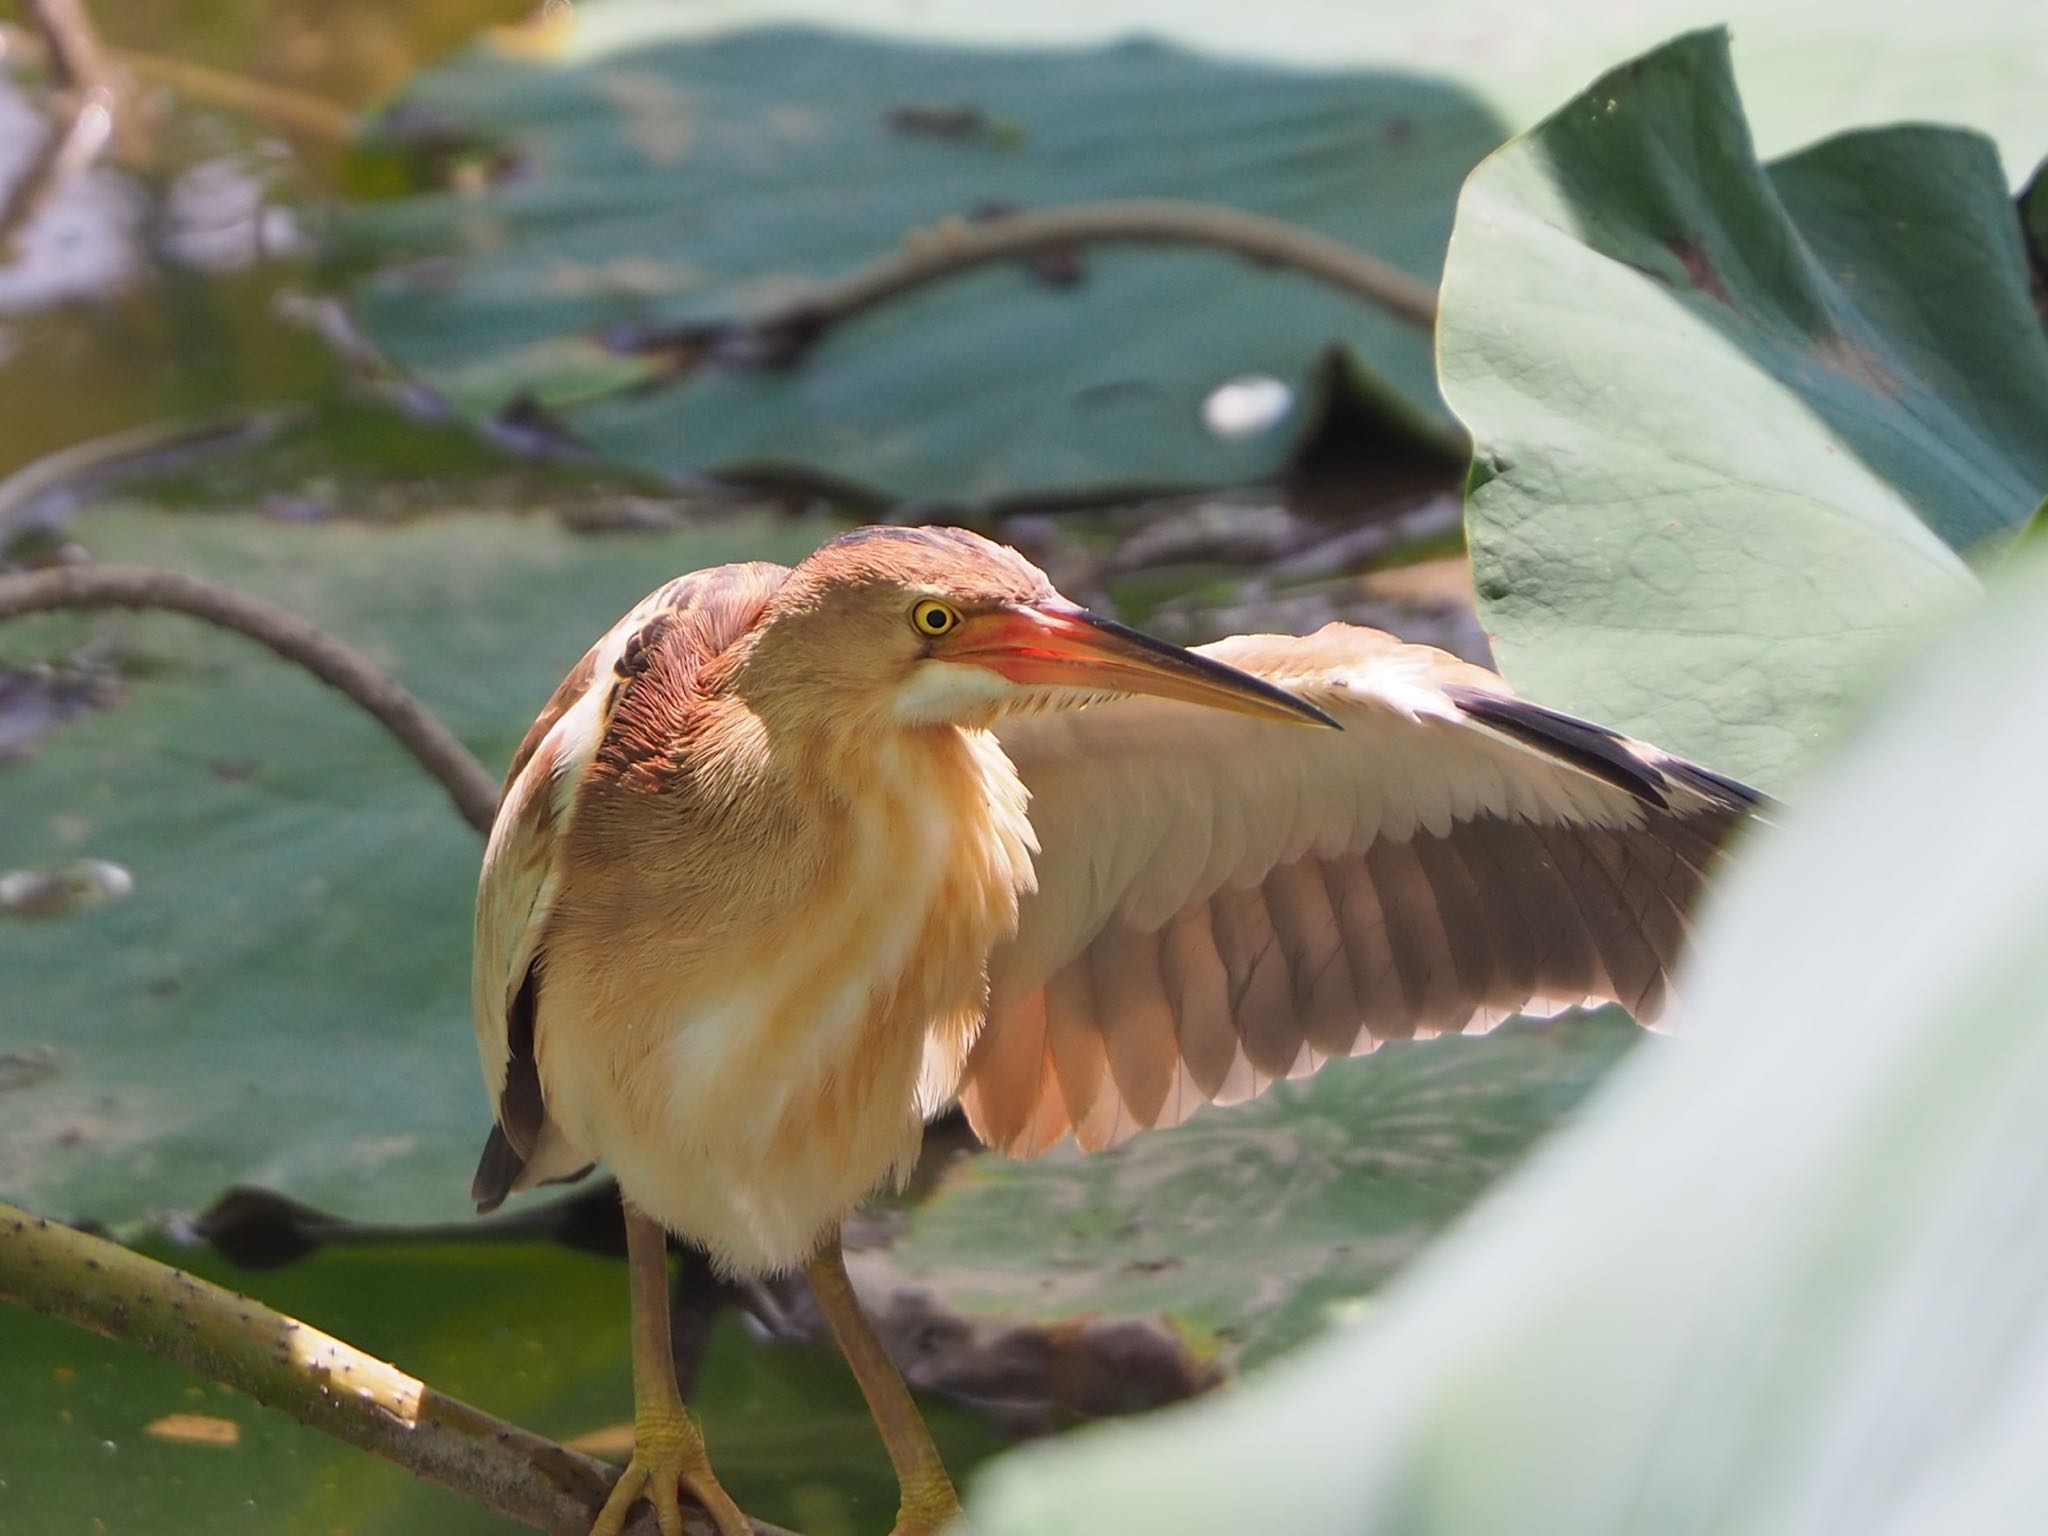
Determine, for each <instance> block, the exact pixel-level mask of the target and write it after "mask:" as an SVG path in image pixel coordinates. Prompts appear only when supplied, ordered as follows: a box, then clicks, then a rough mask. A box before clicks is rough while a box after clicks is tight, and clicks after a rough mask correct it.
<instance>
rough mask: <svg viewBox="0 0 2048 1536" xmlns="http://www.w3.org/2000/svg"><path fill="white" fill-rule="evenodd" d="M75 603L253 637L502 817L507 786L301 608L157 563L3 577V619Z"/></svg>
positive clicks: (480, 813)
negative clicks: (185, 618) (156, 611)
mask: <svg viewBox="0 0 2048 1536" xmlns="http://www.w3.org/2000/svg"><path fill="white" fill-rule="evenodd" d="M70 608H162V609H168V610H170V611H172V612H174V613H183V614H188V615H190V616H191V617H192V618H195V619H202V620H204V621H205V622H206V623H208V624H213V625H217V626H218V627H220V628H222V629H231V630H234V631H235V632H236V633H237V634H241V635H246V636H248V637H249V638H250V639H251V640H254V641H256V642H257V643H258V644H260V645H265V646H268V647H269V648H270V649H271V650H272V651H274V652H276V653H277V654H278V655H279V656H282V657H283V658H284V659H285V660H287V661H290V662H294V663H296V664H297V665H299V666H301V667H304V668H305V669H306V670H307V671H308V672H311V673H312V674H313V675H314V676H315V677H317V678H319V679H320V681H321V682H323V683H325V684H327V685H328V687H330V688H333V689H336V690H338V691H339V692H341V693H343V694H346V695H347V696H348V697H349V698H351V699H353V700H354V701H355V702H356V703H358V704H360V705H361V706H362V707H363V708H364V709H365V710H367V711H368V712H369V713H370V714H371V715H372V716H373V717H375V719H376V720H377V722H378V724H380V725H382V726H383V727H384V729H385V730H387V731H389V732H390V733H391V734H392V736H394V737H395V738H397V740H398V742H399V744H400V745H401V746H403V747H404V748H405V749H406V751H408V752H410V753H411V754H412V755H413V757H414V758H416V759H417V760H418V761H419V764H420V766H421V767H423V768H425V769H426V770H427V772H429V773H431V774H432V775H433V776H434V777H435V778H436V779H437V780H439V781H440V784H441V787H442V788H443V789H445V790H447V792H448V798H449V799H451V800H453V801H454V802H455V808H456V809H457V810H458V811H460V812H461V813H462V818H463V820H465V821H467V822H468V823H469V824H470V825H471V826H472V827H475V828H476V829H477V830H478V831H479V832H488V831H489V830H490V827H491V822H492V820H493V818H495V816H496V815H497V808H498V787H497V784H496V782H495V781H494V780H493V779H492V778H491V775H490V773H489V771H488V770H487V769H485V767H484V765H483V764H482V763H480V762H478V761H477V759H476V756H475V754H474V753H472V752H471V751H470V750H469V748H467V747H465V746H464V745H463V744H462V743H461V742H460V741H458V740H456V738H455V734H454V733H453V732H452V731H450V730H449V729H448V727H447V726H445V725H443V724H442V723H441V722H440V720H439V719H438V718H436V717H435V715H434V714H433V712H432V711H431V710H429V709H428V708H427V707H426V706H425V705H424V704H422V703H420V701H419V700H418V699H416V698H414V697H413V696H412V695H411V694H410V693H408V692H407V691H406V690H405V689H404V688H402V687H400V686H399V685H398V683H397V682H395V681H394V680H393V679H392V678H391V677H390V676H389V675H388V674H386V673H385V672H384V671H383V670H382V669H380V668H379V667H378V666H377V665H376V664H375V663H374V662H372V661H371V660H370V659H369V658H368V657H367V656H364V655H363V654H362V653H361V652H360V651H357V650H355V649H353V648H352V647H350V646H348V645H345V644H343V643H342V642H341V641H339V640H337V639H335V638H334V636H332V635H330V634H328V633H327V632H326V631H325V630H323V629H319V628H317V627H315V626H314V625H312V624H309V623H307V622H306V621H305V620H304V619H301V618H299V617H298V616H297V615H295V614H291V613H287V612H285V610H284V609H282V608H279V607H276V606H274V605H273V604H270V603H266V602H263V601H261V600H260V599H257V598H253V597H249V596H246V595H245V594H243V593H240V592H237V591H235V590H234V589H232V588H230V587H223V586H219V585H216V584H215V583H213V582H210V581H203V580H201V579H199V578H198V577H196V576H187V575H185V574H183V573H182V572H179V571H165V570H158V569H155V568H153V567H149V566H122V565H108V566H92V565H83V566H59V567H56V568H53V569H51V570H46V571H32V572H29V573H27V574H25V575H19V576H0V620H5V619H10V618H15V617H17V616H19V615H21V614H25V613H48V612H51V611H53V610H57V609H70Z"/></svg>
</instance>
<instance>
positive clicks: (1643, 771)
mask: <svg viewBox="0 0 2048 1536" xmlns="http://www.w3.org/2000/svg"><path fill="white" fill-rule="evenodd" d="M1202 649H1203V651H1204V653H1205V654H1207V655H1210V656H1213V657H1215V658H1216V659H1217V660H1219V661H1224V662H1228V663H1229V664H1231V665H1232V666H1236V667H1241V668H1243V669H1244V670H1246V671H1248V672H1252V673H1255V674H1257V675H1258V676H1260V677H1263V678H1266V679H1268V680H1269V681H1272V682H1275V683H1278V684H1280V685H1282V686H1283V687H1286V688H1289V689H1292V690H1293V691H1294V692H1296V693H1298V694H1300V695H1301V696H1302V697H1303V698H1306V699H1308V700H1310V701H1312V702H1314V703H1315V704H1318V705H1320V706H1321V707H1322V708H1323V709H1325V710H1327V711H1328V712H1329V713H1330V714H1331V715H1332V716H1334V717H1335V718H1336V719H1337V720H1338V721H1339V722H1340V723H1341V724H1342V726H1343V727H1344V728H1343V730H1342V731H1327V730H1321V731H1319V730H1309V729H1298V728H1292V727H1286V726H1276V725H1274V724H1271V723H1268V722H1260V721H1257V720H1252V719H1247V718H1244V717H1240V716H1236V715H1228V714H1222V713H1217V712H1210V711H1202V710H1196V709H1190V708H1187V707H1186V706H1182V705H1176V704H1171V703H1165V702H1162V701H1158V700H1152V699H1126V700H1119V701H1116V702H1113V703H1106V704H1100V705H1095V706H1092V707H1090V708H1087V709H1084V710H1080V711H1076V712H1074V713H1071V714H1045V715H1034V716H1031V717H1028V718H1023V719H1019V720H1017V721H1014V722H1006V723H1005V724H1004V725H1003V726H1002V727H1001V728H1000V730H999V732H998V735H999V737H1000V739H1001V742H1002V745H1003V748H1004V750H1005V751H1006V752H1008V753H1009V755H1010V758H1011V760H1012V761H1013V762H1014V763H1015V765H1016V767H1017V771H1018V773H1019V775H1020V776H1021V777H1022V779H1023V781H1024V783H1025V785H1026V787H1027V788H1028V789H1029V790H1030V791H1031V811H1030V814H1031V823H1032V827H1033V829H1034V830H1035V831H1036V832H1037V834H1038V839H1039V846H1040V852H1039V857H1038V860H1037V869H1038V882H1039V883H1038V890H1037V892H1036V893H1035V894H1034V895H1032V896H1030V897H1028V898H1027V899H1026V902H1025V904H1024V908H1023V911H1022V913H1021V914H1020V918H1019V924H1018V930H1017V933H1016V935H1015V937H1014V938H1013V939H1012V940H1010V941H1009V942H1008V943H1007V944H1006V945H1004V946H1003V947H1002V948H1000V949H999V950H998V951H997V952H996V953H995V954H994V955H993V956H991V959H990V976H989V981H990V998H989V1013H988V1019H987V1022H986V1024H985V1026H984V1028H983V1031H982V1034H981V1036H980V1037H979V1039H978V1040H977V1041H976V1043H975V1047H974V1050H973V1053H972V1055H971V1056H970V1058H969V1062H968V1066H967V1072H966V1077H965V1080H964V1082H963V1085H962V1088H961V1094H960V1099H961V1104H962V1106H963V1107H964V1108H965V1110H966V1111H967V1115H968V1119H969V1120H970V1122H971V1123H972V1124H973V1126H974V1128H975V1130H976V1131H977V1132H978V1133H979V1134H980V1135H981V1137H982V1139H983V1140H984V1141H987V1142H989V1143H990V1144H991V1145H994V1146H997V1147H1000V1148H1002V1149H1003V1150H1005V1151H1008V1152H1010V1153H1012V1154H1015V1155H1020V1156H1029V1155H1033V1154H1035V1153H1038V1152H1041V1151H1043V1150H1045V1149H1046V1148H1047V1147H1049V1146H1051V1145H1052V1144H1053V1143H1055V1142H1056V1141H1058V1140H1059V1139H1060V1138H1061V1137H1062V1136H1064V1135H1066V1134H1067V1132H1068V1131H1070V1130H1071V1131H1072V1132H1074V1134H1075V1135H1076V1137H1077V1139H1078V1140H1079V1141H1080V1143H1081V1144H1082V1146H1084V1147H1087V1148H1090V1149H1094V1148H1099V1147H1105V1146H1110V1145H1113V1144H1115V1143H1116V1142H1118V1141H1121V1140H1122V1139H1124V1138H1125V1137H1126V1136H1128V1135H1130V1134H1131V1133H1132V1132H1134V1131H1137V1130H1140V1129H1143V1128H1145V1127H1148V1126H1155V1125H1171V1124H1175V1123H1177V1122H1179V1121H1180V1120H1183V1119H1185V1118H1186V1117H1187V1116H1188V1115H1189V1114H1191V1113H1193V1111H1194V1110H1195V1109H1196V1108H1197V1107H1199V1106H1200V1105H1201V1104H1204V1103H1207V1102H1211V1101H1218V1102H1234V1101H1236V1100H1239V1099H1244V1098H1249V1097H1251V1096H1252V1095H1254V1094H1257V1093H1259V1092H1261V1091H1263V1090H1264V1089H1265V1088H1266V1087H1267V1086H1268V1085H1269V1084H1270V1083H1272V1082H1274V1081H1276V1080H1278V1079H1281V1078H1286V1077H1290V1076H1296V1075H1299V1074H1302V1073H1305V1072H1312V1071H1314V1070H1315V1069H1316V1068H1317V1067H1319V1066H1321V1065H1322V1063H1323V1062H1325V1061H1327V1060H1329V1059H1331V1058H1333V1057H1338V1056H1349V1055H1354V1054H1358V1053H1361V1052H1364V1051H1369V1050H1371V1049H1372V1048H1373V1047H1374V1046H1376V1045H1377V1044H1378V1043H1379V1042H1381V1041H1382V1040H1389V1039H1405V1038H1409V1037H1413V1036H1426V1035H1433V1034H1440V1033H1447V1032H1455V1031H1470V1030H1477V1029H1482V1028H1487V1027H1490V1026H1491V1025H1493V1024H1494V1023H1497V1022H1499V1021H1500V1020H1501V1019H1504V1018H1507V1017H1509V1016H1511V1015H1513V1014H1516V1013H1522V1012H1555V1011H1558V1010H1560V1009H1562V1008H1566V1007H1570V1006H1573V1005H1575V1004H1581V1003H1593V1002H1603V1001H1610V1000H1611V1001H1616V1002H1620V1003H1621V1004H1623V1005H1624V1006H1625V1007H1627V1008H1628V1009H1630V1010H1631V1011H1632V1012H1633V1013H1634V1014H1635V1015H1636V1016H1637V1017H1638V1018H1639V1019H1642V1020H1644V1021H1645V1022H1649V1021H1652V1020H1654V1019H1655V1018H1656V1017H1657V1016H1658V1014H1659V1013H1660V1012H1661V1011H1662V1009H1663V1007H1664V1005H1665V1002H1666V999H1667V994H1668V978H1669V974H1670V969H1671V966H1672V963H1673V960H1674V959H1675V957H1676V956H1677V954H1678V951H1679V948H1680V945H1681V943H1682V942H1683V940H1684V938H1685V934H1686V930H1687V924H1688V919H1689V916H1690V913H1691V910H1692V907H1693V904H1694V902H1695V900H1696V898H1697V896H1698V894H1699V890H1700V886H1701V883H1702V881H1703V879H1704V878H1705V876H1706V873H1707V871H1708V870H1709V869H1710V868H1711V866H1712V865H1713V864H1714V862H1715V860H1716V858H1717V857H1718V855H1719V852H1720V849H1721V847H1722V845H1723V843H1724V842H1725V840H1726V839H1727V837H1728V835H1729V833H1730V831H1731V830H1732V829H1733V828H1734V827H1735V825H1736V824H1737V823H1738V822H1739V821H1740V820H1741V819H1742V818H1743V816H1744V815H1745V814H1746V813H1747V812H1748V811H1749V810H1750V809H1751V808H1752V807H1753V806H1755V805H1756V804H1757V803H1758V798H1759V797H1758V796H1757V795H1756V794H1755V793H1754V792H1753V791H1751V790H1749V789H1747V788H1745V787H1744V786H1743V785H1740V784H1737V783H1735V782H1734V781H1732V780H1729V779H1725V778H1722V777H1721V776H1719V775H1717V774H1713V773H1710V772H1708V771H1707V770H1705V769H1702V768H1699V767H1697V766H1695V765H1693V764H1691V763H1687V762H1684V761H1682V760H1680V759H1677V758H1674V757H1672V756H1670V755H1669V754H1667V753H1664V752H1660V751H1658V750H1657V749H1656V748H1654V747H1650V746H1646V745H1644V744H1643V743H1641V742H1636V741H1630V740H1628V739H1626V738H1624V737H1621V736H1618V735H1616V734H1615V733H1613V732H1611V731H1608V730H1604V729H1602V728H1601V727H1599V726H1595V725H1590V724H1587V723H1586V722H1584V721H1581V720H1576V719H1573V718H1571V717H1570V716H1566V715H1560V714H1557V713H1555V712H1553V711H1550V710H1546V709H1542V708H1540V707H1538V706H1536V705H1533V704H1528V703H1525V702H1523V701H1522V700H1519V699H1517V698H1515V697H1514V696H1513V694H1512V693H1510V692H1509V691H1508V690H1507V688H1506V686H1505V685H1504V684H1503V683H1502V682H1501V681H1500V679H1499V678H1497V677H1495V676H1494V675H1493V674H1492V673H1489V672H1486V671H1483V670H1481V669H1480V668H1478V667H1473V666H1469V665H1467V664H1465V663H1464V662H1461V661H1458V660H1457V659H1455V658H1454V657H1451V656H1448V655H1446V654H1444V653H1443V652H1441V651H1438V650H1435V649H1433V648H1431V647H1427V646H1410V645H1403V644H1401V643H1400V642H1398V641H1397V640H1395V639H1394V638H1393V637H1392V636H1389V635H1385V634H1382V633H1380V632H1379V631H1377V630H1368V629H1357V628H1352V627H1349V626H1345V625H1337V624H1332V625H1330V626H1328V627H1327V628H1325V629H1323V630H1322V631H1321V632H1319V633H1318V634H1315V635H1312V636H1310V637H1308V638H1306V639H1294V638H1289V637H1281V636H1264V635H1258V636H1240V637H1238V638H1236V639H1231V640H1225V641H1222V642H1220V643H1218V644H1216V645H1211V646H1206V647H1203V648H1202Z"/></svg>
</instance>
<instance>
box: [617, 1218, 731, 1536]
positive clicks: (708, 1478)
mask: <svg viewBox="0 0 2048 1536" xmlns="http://www.w3.org/2000/svg"><path fill="white" fill-rule="evenodd" d="M626 1269H627V1271H628V1273H629V1274H630V1275H631V1277H632V1290H633V1459H632V1460H631V1461H630V1462H628V1463H627V1464H626V1470H625V1471H624V1472H622V1473H621V1474H619V1480H618V1482H617V1483H615V1484H613V1485H612V1491H611V1497H610V1498H608V1499H606V1500H605V1501H604V1508H603V1509H602V1510H600V1511H599V1512H598V1516H597V1523H596V1524H595V1525H593V1526H591V1528H590V1536H620V1533H621V1532H622V1531H624V1530H625V1528H626V1516H628V1515H629V1514H631V1513H632V1512H633V1506H634V1505H635V1504H637V1503H639V1502H640V1500H642V1499H645V1500H647V1502H648V1503H650V1504H652V1505H653V1506H654V1515H655V1519H656V1520H658V1521H659V1522H660V1524H661V1532H662V1536H683V1508H682V1501H681V1498H680V1496H679V1495H680V1492H681V1491H682V1490H685V1489H687V1490H688V1491H689V1494H690V1496H691V1497H692V1498H694V1499H695V1500H696V1501H697V1502H698V1503H699V1504H701V1505H703V1506H704V1512H705V1513H706V1514H708V1515H709V1516H710V1517H711V1523H712V1524H713V1525H715V1526H716V1527H717V1528H718V1536H752V1533H753V1524H752V1522H750V1521H749V1520H748V1519H747V1517H746V1516H745V1515H743V1514H741V1513H740V1509H739V1506H738V1505H737V1504H735V1503H733V1501H732V1498H731V1496H730V1495H728V1494H727V1493H726V1491H725V1490H724V1489H723V1488H721V1487H719V1486H718V1479H717V1478H716V1477H714V1476H712V1473H711V1458H710V1457H709V1456H707V1455H706V1454H705V1451H704V1435H703V1433H702V1431H700V1430H699V1429H698V1428H697V1421H696V1420H695V1419H694V1418H692V1417H691V1416H690V1410H689V1409H688V1408H686V1407H684V1406H683V1399H682V1394H681V1393H679V1392H678V1391H677V1390H676V1362H675V1356H674V1354H673V1353H672V1352H671V1349H670V1344H669V1336H668V1239H667V1236H666V1234H664V1233H663V1231H662V1229H661V1224H660V1223H659V1222H657V1221H653V1220H651V1219H649V1218H648V1217H646V1216H643V1215H642V1214H641V1213H640V1212H639V1211H636V1210H634V1209H633V1207H632V1206H631V1205H630V1204H629V1205H628V1206H627V1207H626Z"/></svg>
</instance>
